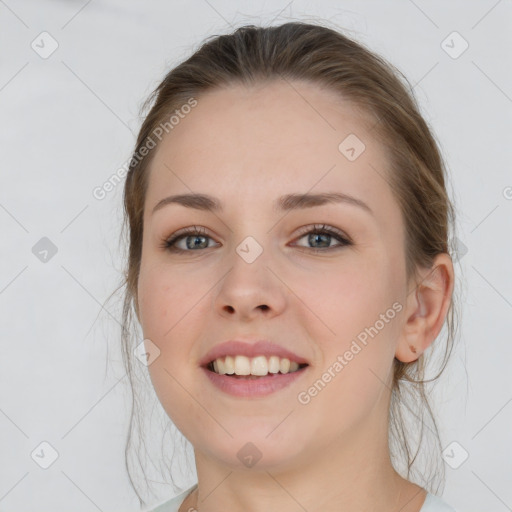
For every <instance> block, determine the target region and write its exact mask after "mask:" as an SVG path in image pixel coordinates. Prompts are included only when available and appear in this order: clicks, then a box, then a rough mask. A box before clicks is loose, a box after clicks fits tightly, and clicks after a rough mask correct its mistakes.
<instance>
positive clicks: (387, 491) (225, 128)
mask: <svg viewBox="0 0 512 512" xmlns="http://www.w3.org/2000/svg"><path fill="white" fill-rule="evenodd" d="M197 99H198V105H197V106H196V107H195V108H194V109H192V111H191V112H190V113H189V114H188V115H187V116H186V117H185V118H184V119H183V120H181V121H180V123H179V124H178V125H176V126H175V127H174V128H173V130H172V131H170V132H169V134H168V135H167V136H166V137H165V138H164V139H163V140H162V142H161V143H160V145H159V146H158V147H157V149H155V150H154V151H155V152H156V153H155V154H154V160H153V161H152V163H151V166H150V170H151V174H150V179H149V187H148V191H147V196H146V202H145V211H144V236H143V251H142V263H141V269H140V277H139V288H138V312H139V320H140V322H141V325H142V328H143V332H144V337H145V338H147V339H150V340H151V341H152V342H153V343H154V344H155V345H156V346H158V348H159V350H160V355H159V357H157V359H155V361H154V362H153V363H152V364H151V365H149V372H150V376H151V380H152V383H153V385H154V388H155V391H156V393H157V395H158V398H159V400H160V401H161V403H162V405H163V407H164V409H165V410H166V412H167V414H168V415H169V417H170V418H171V420H172V421H173V422H174V423H175V425H176V426H177V427H178V428H179V429H180V431H181V432H182V433H183V434H184V435H185V437H186V438H187V439H188V440H189V441H190V442H191V443H192V445H193V447H194V453H195V462H196V468H197V475H198V483H199V485H198V491H197V492H193V493H192V494H190V495H189V496H188V498H187V500H185V502H184V503H183V505H182V507H181V509H180V510H181V511H185V510H189V507H194V508H196V509H198V510H199V511H201V512H215V511H218V512H220V511H225V510H230V511H233V512H234V511H244V512H245V511H254V512H256V511H268V510H280V511H281V512H292V511H293V512H295V511H300V510H308V511H317V510H322V511H335V510H336V511H339V510H350V511H352V512H363V511H365V512H368V511H377V510H379V511H380V512H383V511H389V512H391V511H396V512H398V511H400V512H418V511H419V510H420V509H421V506H422V504H423V502H424V499H425V496H426V493H425V491H424V490H423V489H422V488H421V487H419V486H417V485H415V484H412V483H410V482H408V481H407V480H404V479H403V478H401V477H400V476H399V475H398V473H397V472H396V471H395V470H394V469H393V467H392V465H391V461H390V457H389V449H388V443H387V435H388V411H389V400H390V386H391V383H392V368H393V360H394V358H395V357H397V358H398V359H400V360H402V361H413V360H415V359H416V358H418V357H419V356H420V355H421V353H422V352H423V351H424V350H425V349H427V348H428V346H429V345H430V344H431V343H432V342H433V341H434V339H435V338H436V336H437V334H438V333H439V331H440V330H441V327H442V324H443V321H444V318H445V315H446V312H447V308H448V306H449V303H450V297H451V292H452V288H453V267H452V263H451V259H450V258H449V256H448V255H447V254H440V255H438V256H437V258H436V260H435V263H434V267H433V268H434V270H433V271H432V269H430V270H429V269H423V270H422V273H421V274H420V275H421V277H422V279H423V280H422V281H421V286H419V287H417V286H416V285H415V284H414V283H413V282H407V280H406V276H405V256H404V236H405V232H404V223H403V219H402V216H401V212H400V208H399V205H398V203H397V202H396V200H395V199H394V197H393V195H392V191H391V188H390V187H389V184H388V182H387V181H386V179H385V176H386V173H387V172H388V169H387V168H386V162H387V155H386V150H385V148H384V147H383V146H382V145H381V144H380V143H378V142H377V141H376V139H375V138H374V137H373V136H372V132H371V129H370V128H371V126H372V122H371V120H370V119H368V118H367V117H365V116H363V115H362V113H361V112H360V111H358V110H357V108H355V107H354V106H353V105H352V104H350V103H348V102H347V101H346V100H344V99H342V98H340V97H339V96H338V95H336V94H335V93H333V92H331V91H326V90H323V89H321V88H320V87H319V86H318V85H313V84H310V83H307V82H297V81H296V82H293V87H292V86H291V84H289V83H286V82H282V81H279V82H278V81H276V82H272V83H267V84H260V85H257V86H251V87H247V86H242V85H233V86H230V87H228V88H223V89H220V90H215V91H210V92H208V93H206V94H203V95H201V96H200V97H199V98H197ZM350 133H354V134H356V135H357V137H358V138H359V139H360V140H362V141H363V142H364V144H365V145H366V149H365V151H364V152H363V153H362V154H361V155H360V156H359V157H358V158H357V159H356V160H355V161H352V162H351V161H349V160H348V159H347V158H346V157H345V156H344V155H343V154H341V152H340V151H339V150H338V145H339V144H340V142H341V141H343V140H344V139H345V137H347V135H349V134H350ZM370 164H371V165H372V166H373V168H372V166H371V165H370ZM375 169H377V170H378V171H379V174H380V176H379V174H377V173H376V172H375ZM383 178H384V179H383ZM192 191H193V192H202V193H206V194H210V195H213V196H215V197H217V198H218V199H219V200H220V201H222V203H223V205H224V211H223V212H220V213H219V212H218V213H212V212H207V211H200V210H195V209H190V208H186V207H184V206H182V205H177V204H171V205H167V206H165V207H164V208H162V209H160V210H158V211H157V212H155V213H154V214H152V213H151V211H152V209H153V207H154V205H155V204H156V203H157V202H158V201H159V200H161V199H162V198H164V197H167V196H169V195H171V194H181V193H189V192H192ZM306 192H311V193H317V192H343V193H347V194H350V195H353V196H355V197H357V198H359V199H361V200H362V201H364V202H365V203H366V204H367V205H368V206H370V208H371V209H372V211H373V215H371V214H369V213H367V212H366V211H364V210H363V209H362V208H359V207H357V206H353V205H350V204H329V205H322V206H317V207H313V208H307V209H304V210H298V211H290V212H287V213H286V214H284V213H282V212H280V213H276V212H274V211H273V209H272V202H273V201H274V200H275V199H276V198H277V197H278V196H281V195H283V194H288V193H306ZM323 223H325V224H327V225H328V226H332V227H334V228H337V229H339V230H341V231H342V232H343V233H344V234H345V235H347V236H348V237H349V238H350V239H351V240H352V241H353V245H348V246H341V247H340V246H339V244H340V242H339V241H338V240H337V239H336V238H335V237H332V238H331V239H330V240H331V241H330V242H329V239H328V238H327V241H324V242H322V240H320V241H317V242H316V245H315V241H314V239H313V241H312V242H311V240H310V241H309V242H308V236H307V234H306V235H304V234H302V233H299V232H298V229H299V228H300V227H302V226H311V229H314V225H315V224H323ZM194 225H196V226H202V227H204V228H205V229H206V230H207V235H208V237H210V238H207V239H206V240H208V241H209V242H208V244H209V245H208V248H196V249H194V248H193V249H188V251H189V252H187V253H183V254H176V253H172V252H169V251H168V250H165V249H163V248H162V247H161V244H162V243H163V241H164V240H165V239H168V238H169V237H170V235H172V234H173V233H175V232H176V231H177V230H179V229H181V228H185V227H189V226H194ZM247 236H252V237H253V238H254V239H256V240H257V242H258V243H259V244H260V246H261V247H262V248H263V253H262V254H261V255H260V256H259V257H258V258H257V259H256V260H255V261H254V262H252V263H250V264H249V263H247V262H246V261H245V260H244V259H242V258H241V257H240V256H239V255H238V253H237V252H236V248H237V246H238V245H239V244H240V243H241V242H242V240H244V239H245V238H246V237H247ZM194 238H195V237H194V235H192V236H191V240H190V239H189V240H190V242H194ZM201 242H203V240H202V239H201V240H199V243H201ZM178 244H179V247H181V248H182V249H186V248H187V246H186V245H185V244H186V239H181V241H180V242H178ZM315 247H316V248H321V249H322V250H323V251H324V252H322V253H314V252H313V251H312V250H311V248H315ZM325 247H327V248H325ZM308 248H309V249H308ZM308 250H309V252H308ZM397 301H398V302H399V303H400V304H401V305H402V306H403V308H402V310H401V311H400V312H399V313H397V314H396V316H395V317H394V319H392V320H390V321H389V322H388V323H387V324H386V325H385V327H384V328H383V329H381V330H380V331H379V333H378V334H377V335H376V336H374V337H373V339H372V338H369V342H368V343H367V345H366V346H365V347H364V348H363V349H362V350H361V351H360V352H359V353H358V354H357V356H355V357H354V358H353V359H352V360H351V361H350V362H349V363H348V364H347V365H346V366H345V367H344V368H343V370H342V371H341V372H339V373H338V374H336V377H335V378H333V379H332V380H331V381H330V382H329V383H328V384H327V385H326V386H325V387H324V389H323V390H322V391H321V392H320V393H318V395H317V396H315V397H314V398H312V399H311V401H310V402H309V403H308V404H301V403H299V402H298V400H297V395H298V393H299V392H301V391H304V390H307V389H308V388H309V387H310V386H311V385H312V384H313V383H314V382H315V381H317V379H319V378H321V376H322V374H323V373H324V371H325V370H326V369H327V368H328V367H330V366H332V365H333V363H334V362H335V361H336V358H337V356H338V355H339V354H344V353H345V351H346V350H348V349H349V347H350V345H351V343H352V341H353V340H354V339H355V338H356V336H357V335H358V334H359V333H360V332H361V331H364V329H365V327H369V326H372V325H374V324H375V322H376V321H377V320H378V319H379V318H380V316H379V315H381V314H382V313H385V312H386V310H388V309H389V308H391V305H392V304H393V303H395V302H397ZM262 305H265V306H266V308H262V307H261V306H262ZM251 336H254V337H261V338H267V339H271V340H274V341H276V342H277V343H279V344H281V345H283V346H284V347H286V348H290V349H292V350H293V351H295V352H296V353H297V354H299V355H301V356H303V357H305V358H307V359H308V360H309V361H310V367H309V368H308V370H307V374H304V375H303V376H302V377H300V379H298V380H297V381H295V383H293V384H292V385H291V386H289V387H287V388H285V389H283V390H280V391H278V392H276V393H274V394H272V395H270V396H267V397H264V398H258V399H243V398H237V397H232V396H229V395H226V394H224V393H222V392H221V391H219V390H218V389H217V388H215V387H214V386H213V385H212V384H210V381H209V380H208V379H207V378H206V376H205V375H204V374H203V371H202V370H201V369H200V368H199V366H198V361H199V359H200V358H201V357H202V356H203V355H204V354H206V352H207V351H208V350H209V349H210V348H211V347H213V346H214V345H216V344H219V343H221V342H223V341H225V340H228V339H234V338H242V339H243V337H251ZM411 345H412V346H414V347H415V348H416V353H414V352H413V351H412V350H411V349H410V346H411ZM306 375H307V376H306ZM247 442H251V443H253V444H254V445H256V447H257V448H258V450H259V451H260V452H261V454H262V457H261V459H260V460H259V461H258V462H257V463H256V464H255V465H254V466H252V467H251V468H248V467H246V466H245V465H244V464H242V463H241V461H240V460H239V459H238V457H237V452H238V451H239V450H240V449H241V448H242V447H243V446H244V445H245V444H246V443H247Z"/></svg>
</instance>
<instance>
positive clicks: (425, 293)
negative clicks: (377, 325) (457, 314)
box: [395, 253, 453, 363]
mask: <svg viewBox="0 0 512 512" xmlns="http://www.w3.org/2000/svg"><path fill="white" fill-rule="evenodd" d="M452 290H453V265H452V261H451V258H450V256H449V255H448V254H446V253H443V254H438V255H437V257H436V258H435V261H434V264H433V266H432V269H427V270H426V272H425V274H424V277H423V278H422V279H421V281H420V283H419V284H417V286H416V287H415V289H414V290H413V291H411V292H409V294H408V297H407V306H406V310H405V315H406V316H405V323H404V325H403V328H402V332H401V334H400V337H399V340H398V344H397V347H396V352H395V357H396V358H397V359H398V360H399V361H402V362H404V363H409V362H412V361H415V360H416V359H418V358H419V357H420V356H421V355H422V354H423V352H425V350H426V349H427V348H428V347H429V346H430V345H431V344H432V342H433V341H434V340H435V339H436V337H437V335H438V334H439V332H440V331H441V328H442V326H443V323H444V319H445V317H446V313H447V311H448V307H449V305H450V302H451V295H452Z"/></svg>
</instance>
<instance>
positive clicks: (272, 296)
mask: <svg viewBox="0 0 512 512" xmlns="http://www.w3.org/2000/svg"><path fill="white" fill-rule="evenodd" d="M248 261H249V260H248ZM248 261H246V260H245V259H244V258H243V257H241V256H239V254H237V253H235V255H234V257H233V258H232V260H231V263H232V265H231V267H230V269H229V270H228V272H226V275H225V277H224V278H222V279H221V283H220V285H219V287H218V288H217V289H216V290H217V291H216V292H215V293H214V295H213V299H212V301H213V304H212V306H213V308H214V310H215V311H216V312H217V313H218V314H219V315H221V316H225V317H238V319H239V320H244V321H250V320H252V319H256V318H259V317H261V316H262V315H263V316H264V318H267V319H270V318H272V317H275V316H277V315H280V314H281V313H282V312H283V310H284V309H285V307H286V286H285V285H284V284H283V282H282V281H281V280H280V279H279V278H278V272H276V269H275V268H271V262H270V260H269V258H268V257H267V255H266V254H265V251H264V252H263V253H262V254H260V255H259V256H258V257H257V258H256V259H255V260H254V261H252V262H250V263H249V262H248ZM274 267H275V265H274Z"/></svg>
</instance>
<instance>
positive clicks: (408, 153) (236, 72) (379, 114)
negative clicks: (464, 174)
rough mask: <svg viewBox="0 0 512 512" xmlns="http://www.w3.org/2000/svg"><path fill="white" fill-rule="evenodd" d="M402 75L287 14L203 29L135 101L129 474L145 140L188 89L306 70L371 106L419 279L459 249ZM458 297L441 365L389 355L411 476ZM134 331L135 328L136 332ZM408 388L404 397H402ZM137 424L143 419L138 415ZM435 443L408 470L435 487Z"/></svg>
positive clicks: (450, 210) (397, 428) (298, 75)
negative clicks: (187, 52) (224, 30)
mask: <svg viewBox="0 0 512 512" xmlns="http://www.w3.org/2000/svg"><path fill="white" fill-rule="evenodd" d="M402 77H403V75H402V74H401V73H400V71H398V70H397V69H396V68H394V67H393V66H392V65H391V64H389V63H388V62H386V61H385V60H384V59H383V58H381V57H379V56H377V55H375V54H374V53H373V52H371V51H370V50H368V49H367V48H365V47H364V46H363V45H362V44H361V43H358V42H355V41H354V40H352V39H350V38H348V37H346V36H345V35H343V34H341V33H340V32H339V31H337V30H334V29H331V28H327V27H326V26H322V25H321V24H311V23H305V22H288V23H284V24H282V25H279V26H270V27H258V26H254V25H247V26H243V27H240V28H238V29H236V30H235V31H234V32H233V33H231V34H227V35H220V36H211V37H210V38H207V39H206V40H205V41H204V42H203V44H202V45H201V46H200V47H199V49H198V50H197V51H196V52H195V53H194V54H193V55H192V56H191V57H189V58H188V59H186V60H185V61H183V62H182V63H180V64H179V65H178V66H176V67H175V68H174V69H172V70H171V71H169V73H168V74H167V75H166V76H165V78H164V79H163V81H162V82H161V83H160V84H159V85H158V87H157V88H156V89H155V90H154V91H153V92H152V94H151V95H150V97H149V98H148V99H147V100H146V102H145V103H144V105H143V109H142V111H144V110H146V109H147V108H148V107H149V105H150V104H151V103H153V105H152V106H151V109H150V110H149V113H148V114H147V116H146V117H145V119H144V122H143V123H142V126H141V129H140V132H139V135H138V138H137V142H136V147H135V150H134V153H133V156H132V159H131V162H130V169H129V172H128V175H127V178H126V183H125V188H124V209H125V222H124V224H123V232H124V229H125V228H126V224H127V223H128V227H129V236H128V237H127V239H126V242H127V243H128V244H129V247H128V262H127V268H126V271H125V275H124V279H123V283H122V285H123V286H126V291H125V295H124V305H123V322H122V349H123V360H124V364H125V367H126V370H127V374H128V377H129V379H130V385H131V389H132V411H131V417H130V425H129V432H128V438H127V443H126V450H125V456H126V459H125V460H126V466H127V469H128V473H129V474H130V468H129V464H128V455H127V453H128V448H129V446H130V445H131V440H132V429H133V427H134V423H133V413H134V408H135V410H136V411H137V412H138V407H139V405H140V404H139V403H138V402H139V401H138V398H137V393H136V392H134V386H133V383H134V379H135V371H136V368H135V366H141V365H138V364H137V363H135V366H134V365H133V356H132V353H133V350H134V347H135V345H134V343H133V340H131V333H132V331H131V329H130V327H129V325H130V323H131V321H132V320H133V311H134V310H133V307H134V308H135V313H136V315H137V318H138V305H137V284H138V275H139V268H140V264H141V253H142V236H143V211H144V201H145V196H146V190H147V185H148V165H149V163H150V162H151V156H152V155H153V154H154V151H150V152H149V154H147V155H146V156H145V157H143V158H141V157H140V154H141V153H142V152H141V149H142V148H143V146H144V145H146V144H147V142H148V140H149V139H150V138H152V135H153V134H154V132H155V130H157V129H158V126H160V125H161V124H162V123H165V122H166V120H168V119H169V117H170V116H171V115H172V113H173V112H175V111H176V109H179V108H180V107H181V106H182V105H184V104H186V103H187V101H189V100H190V98H191V97H192V98H199V101H200V96H201V93H203V92H205V91H209V90H212V89H215V88H222V87H223V86H228V85H229V84H234V83H240V84H247V85H250V84H254V83H263V82H268V81H271V80H276V79H283V80H286V81H293V80H306V81H309V82H312V83H314V84H317V85H318V86H321V87H326V88H328V89H330V90H332V91H335V92H337V93H339V94H340V96H342V97H343V98H344V99H346V100H348V101H351V102H352V103H353V104H354V105H357V106H359V107H360V108H361V110H362V112H365V113H367V114H369V115H370V118H371V119H372V120H373V121H374V123H375V124H374V125H373V127H372V130H374V131H375V136H376V137H377V138H378V139H379V140H380V141H381V142H382V143H383V144H384V146H385V147H386V149H387V151H388V154H389V162H388V164H389V169H390V173H389V176H387V177H386V179H387V180H388V182H389V185H390V186H391V188H392V190H393V193H394V196H395V198H396V200H397V201H398V203H399V205H400V208H401V211H402V214H403V221H404V225H405V230H406V243H405V248H404V250H405V256H406V277H407V278H408V279H409V278H411V277H412V278H414V279H417V276H418V275H419V274H418V273H417V270H418V269H419V268H421V267H422V268H427V269H429V268H431V267H432V262H433V258H434V257H435V256H436V255H437V254H440V253H448V254H453V253H454V252H455V250H456V249H454V251H451V250H449V240H450V238H449V237H450V233H449V231H450V228H451V229H452V230H454V229H455V223H454V207H453V206H452V203H451V202H450V200H449V198H448V195H447V192H446V185H445V177H446V176H445V175H446V170H445V166H444V163H443V161H442V158H441V155H440V150H439V148H438V145H437V144H436V141H435V139H434V136H433V134H432V132H431V130H430V129H429V127H428V125H427V123H426V122H425V120H424V119H423V117H422V116H421V114H420V112H419V107H418V105H417V103H416V100H415V98H414V93H413V89H412V88H411V87H410V84H409V87H406V86H405V85H404V83H403V81H402ZM403 78H404V79H405V77H403ZM406 80H407V79H405V81H406ZM407 83H408V82H407ZM408 89H409V90H408ZM153 139H154V136H153ZM451 240H452V241H453V239H451ZM455 305H456V304H455V303H454V302H453V301H452V302H451V304H450V307H449V309H448V313H447V316H446V324H447V330H448V332H447V341H446V344H444V348H445V350H444V354H443V358H442V366H441V369H440V370H439V372H438V373H437V375H436V376H435V377H433V378H432V379H430V380H425V373H426V362H425V356H424V355H421V356H420V357H419V359H417V360H416V361H413V362H410V363H403V362H401V361H399V360H397V359H396V358H395V361H394V379H393V386H392V400H391V407H390V417H389V421H390V424H389V427H390V428H389V434H390V438H389V441H390V449H391V452H392V454H393V451H394V450H396V452H397V453H396V455H395V460H394V465H395V469H397V470H398V471H400V469H399V468H398V467H397V464H398V463H399V457H398V455H401V456H402V458H401V461H402V465H403V470H402V471H401V473H402V476H404V477H405V478H407V479H412V478H413V476H414V471H415V467H416V466H415V462H416V459H417V456H418V454H419V451H420V448H421V445H422V442H423V438H424V429H425V427H427V428H428V430H430V432H431V433H433V434H434V439H435V442H436V443H437V446H438V448H439V447H440V440H439V432H438V428H437V425H436V421H435V419H434V415H433V414H432V410H431V408H430V405H429V399H428V392H427V391H426V386H425V385H426V384H427V383H429V382H433V381H434V380H436V379H437V378H438V377H439V376H440V375H441V373H442V372H443V370H444V368H445V366H446V364H447V362H448V359H449V356H450V354H451V351H452V348H453V344H454V341H455V332H456V325H455V318H456V316H455V315H454V308H455ZM141 339H142V338H138V342H140V340H141ZM435 345H438V343H436V344H435ZM146 373H147V372H146ZM407 397H409V398H410V400H406V398H407ZM413 409H415V410H413ZM425 414H427V418H430V419H431V420H432V425H431V427H429V426H428V425H426V424H425V423H424V417H425ZM406 416H409V418H410V419H412V420H413V421H417V422H419V423H420V426H419V428H418V426H417V425H411V426H410V430H409V428H408V427H407V425H406ZM137 425H139V426H140V421H139V422H138V423H137ZM418 432H419V439H418V440H417V441H416V443H415V444H417V447H416V450H414V449H413V447H412V444H413V443H412V440H411V439H409V437H410V436H409V435H408V433H411V434H412V433H415V434H416V433H418ZM415 437H416V436H415ZM440 452H441V450H440V449H436V450H435V451H434V453H435V454H436V455H437V458H436V461H435V463H436V464H435V466H434V468H433V471H431V473H430V474H427V471H426V469H424V470H421V469H420V470H419V471H418V472H417V475H416V476H414V478H415V479H416V480H417V483H420V485H422V486H423V487H424V488H426V489H427V490H429V491H430V492H433V493H437V492H438V490H437V486H438V485H439V483H438V484H437V486H436V485H435V482H434V479H435V477H439V478H440V480H441V482H442V483H443V485H444V466H443V464H442V461H441V459H440V456H439V455H440ZM139 461H140V458H139ZM439 465H440V466H441V467H439ZM436 466H437V467H436ZM405 471H406V474H404V473H405ZM169 472H170V471H169ZM130 480H131V481H132V479H131V476H130ZM171 480H172V476H171ZM146 482H147V480H146ZM132 485H133V481H132ZM137 495H138V493H137ZM139 499H140V495H139ZM141 503H142V501H141Z"/></svg>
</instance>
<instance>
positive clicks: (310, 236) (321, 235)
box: [309, 233, 331, 246]
mask: <svg viewBox="0 0 512 512" xmlns="http://www.w3.org/2000/svg"><path fill="white" fill-rule="evenodd" d="M330 236H331V235H326V234H321V233H319V234H314V235H309V242H310V243H315V242H316V240H317V238H319V237H328V238H330ZM328 245H329V241H327V246H328Z"/></svg>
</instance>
